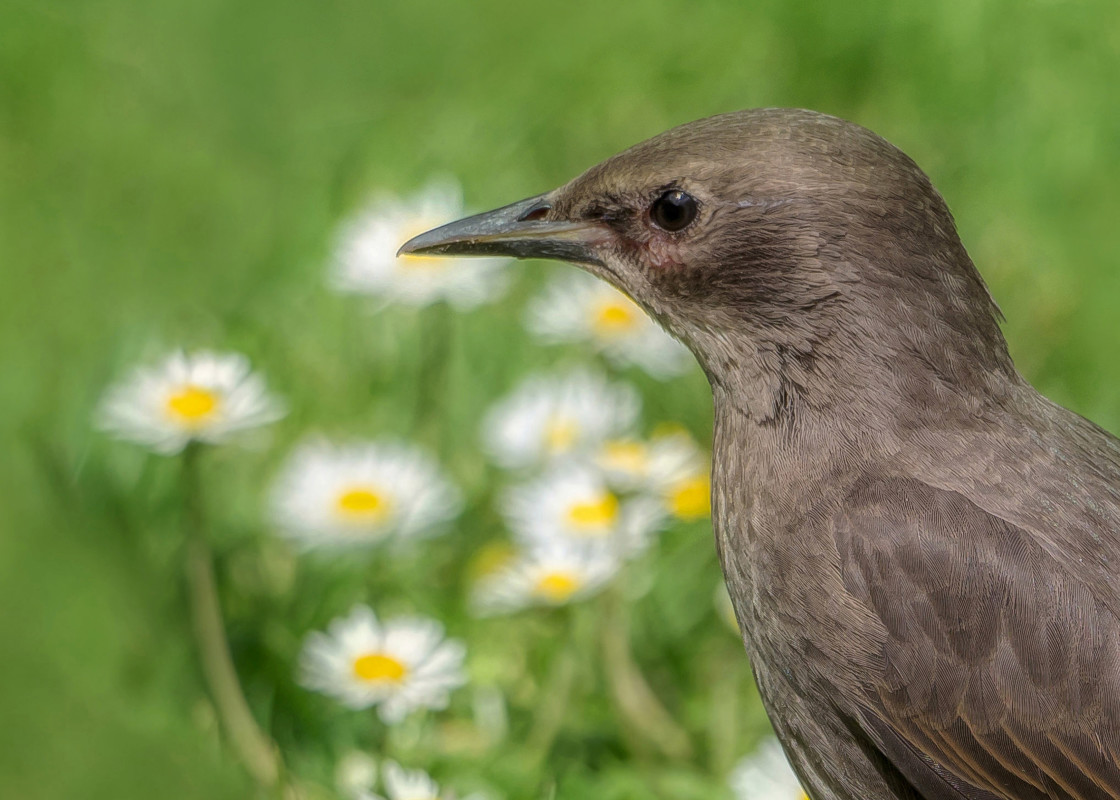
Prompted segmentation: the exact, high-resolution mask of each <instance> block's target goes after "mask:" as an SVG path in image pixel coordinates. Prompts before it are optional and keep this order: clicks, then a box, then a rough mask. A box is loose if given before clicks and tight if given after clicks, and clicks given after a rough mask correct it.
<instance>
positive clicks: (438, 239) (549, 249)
mask: <svg viewBox="0 0 1120 800" xmlns="http://www.w3.org/2000/svg"><path fill="white" fill-rule="evenodd" d="M549 209H550V205H549V202H548V195H547V194H542V195H538V196H537V197H530V198H529V199H528V200H522V201H521V202H520V203H514V204H513V205H508V206H503V207H502V208H497V209H494V210H493V211H487V212H486V213H485V214H476V215H474V216H473V217H467V218H466V219H461V220H459V221H457V222H450V223H448V224H447V225H443V226H441V227H439V228H435V229H434V230H430V231H428V232H427V233H422V234H420V235H419V236H416V237H414V238H412V239H409V240H408V241H407V242H405V243H404V245H403V246H402V247H401V249H400V250H399V251H397V255H433V256H512V257H513V258H553V259H557V260H560V261H572V262H575V263H577V264H596V265H600V266H601V265H602V261H601V259H600V257H599V255H598V254H597V252H596V245H598V244H602V243H603V242H604V241H605V240H606V238H607V236H608V233H609V232H608V231H607V229H606V228H605V227H604V226H603V225H602V224H601V223H596V222H587V221H582V220H581V221H567V220H548V219H543V217H544V216H545V215H547V213H548V211H549Z"/></svg>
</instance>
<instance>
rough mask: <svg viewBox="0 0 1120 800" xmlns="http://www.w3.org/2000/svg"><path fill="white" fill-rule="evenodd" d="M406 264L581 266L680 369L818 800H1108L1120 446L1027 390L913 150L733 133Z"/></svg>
mask: <svg viewBox="0 0 1120 800" xmlns="http://www.w3.org/2000/svg"><path fill="white" fill-rule="evenodd" d="M401 252H402V253H425V254H430V255H440V254H442V255H449V256H456V255H505V256H512V257H517V258H546V259H559V260H563V261H568V262H571V263H573V264H575V265H577V266H579V267H582V268H583V269H585V270H587V271H588V272H590V273H592V274H593V275H596V276H598V277H599V278H602V279H604V280H606V281H607V282H609V283H610V284H612V285H613V286H615V287H616V288H618V289H619V290H621V291H623V292H624V293H626V294H627V295H629V296H630V297H631V298H632V299H633V300H634V301H635V302H637V303H638V304H639V305H640V306H641V307H642V308H643V309H644V310H645V311H646V312H647V313H649V314H650V315H651V316H652V317H653V318H654V319H656V320H657V321H658V322H659V323H660V324H661V325H662V326H664V328H665V329H666V330H668V331H669V332H670V333H671V334H673V335H674V336H675V337H676V338H678V339H679V340H680V341H682V342H683V343H684V344H685V345H687V346H688V348H689V349H690V350H691V351H692V352H693V354H694V355H695V356H696V359H697V361H698V362H699V364H700V366H701V368H702V369H703V371H704V373H705V375H706V376H707V378H708V381H709V383H710V384H711V389H712V397H713V410H714V434H713V438H714V442H713V451H712V452H713V463H712V507H713V514H712V519H713V529H714V537H715V544H716V549H717V551H718V554H719V558H720V564H721V567H722V570H723V573H724V578H725V581H726V583H727V587H728V590H729V593H730V595H731V597H732V600H733V604H734V607H735V612H736V616H737V618H738V621H739V623H740V628H741V630H742V632H743V641H744V645H745V648H746V651H747V655H748V656H749V660H750V665H751V668H752V670H753V672H754V677H755V680H756V683H757V685H758V689H759V693H760V695H761V697H762V701H763V704H764V706H765V708H766V711H767V713H768V715H769V717H770V719H771V722H772V723H773V726H774V729H775V732H776V734H777V736H778V738H779V739H780V741H781V743H782V746H783V748H784V750H785V752H786V755H787V757H788V758H789V760H790V763H791V765H792V766H793V768H794V770H795V772H796V773H797V775H798V778H799V779H800V780H801V782H802V785H803V786H804V787H805V789H806V791H807V793H808V794H809V796H810V797H811V798H813V800H897V799H900V798H905V799H906V800H918V799H920V800H1067V799H1069V800H1074V799H1076V800H1101V799H1102V798H1120V441H1118V440H1117V438H1116V437H1115V436H1113V435H1112V434H1110V433H1108V432H1107V431H1105V430H1103V429H1102V428H1100V427H1098V426H1096V425H1095V424H1093V423H1092V422H1090V421H1088V420H1086V419H1084V418H1083V417H1081V416H1078V415H1077V414H1075V413H1073V412H1071V411H1069V410H1067V409H1065V408H1063V407H1061V406H1059V405H1057V404H1055V403H1053V402H1051V401H1050V400H1048V399H1047V398H1046V397H1044V396H1043V395H1042V394H1040V393H1039V392H1038V391H1037V390H1036V389H1035V388H1034V387H1033V386H1031V384H1030V383H1028V382H1027V380H1026V379H1025V378H1023V377H1022V376H1021V375H1020V374H1019V372H1018V371H1017V370H1016V368H1015V366H1014V365H1013V363H1012V360H1011V357H1010V356H1009V354H1008V348H1007V343H1006V341H1005V339H1004V336H1003V334H1002V332H1001V328H1000V323H1001V321H1002V315H1001V312H1000V310H999V308H998V306H997V304H996V302H995V301H994V299H993V297H992V295H991V293H990V291H989V290H988V288H987V286H986V284H985V283H984V281H983V279H982V278H981V276H980V273H979V272H978V271H977V269H976V267H975V265H974V264H973V262H972V260H971V258H970V257H969V255H968V253H967V251H966V249H965V247H964V245H963V244H962V242H961V239H960V237H959V235H958V233H957V229H956V225H955V222H954V219H953V217H952V215H951V213H950V211H949V208H948V206H947V204H946V201H945V200H944V199H943V197H942V196H941V194H940V193H939V192H938V191H937V190H936V189H935V188H934V186H933V185H932V183H931V181H930V179H929V177H928V176H927V175H926V174H925V173H924V172H923V171H922V170H921V169H920V168H919V167H918V166H917V164H916V163H915V162H914V161H913V160H912V159H911V158H909V157H908V156H907V155H905V154H904V153H903V152H902V151H901V150H899V149H898V148H896V147H895V146H893V145H892V144H890V143H888V142H887V141H886V140H885V139H883V138H881V137H879V136H878V135H876V134H874V133H872V132H871V131H870V130H868V129H866V128H864V127H861V126H859V125H856V124H854V123H852V122H848V121H845V120H842V119H839V118H837V117H833V116H829V115H825V114H821V113H818V112H813V111H808V110H800V109H774V108H771V109H753V110H747V111H739V112H734V113H729V114H723V115H719V116H715V117H710V118H707V119H703V120H699V121H696V122H691V123H688V124H685V125H682V126H680V127H677V128H674V129H672V130H669V131H667V132H665V133H663V134H661V135H658V136H656V137H654V138H652V139H649V140H647V141H645V142H642V143H640V144H637V145H634V146H633V147H631V148H630V149H628V150H625V151H623V152H621V153H619V154H618V155H615V156H613V157H611V158H609V159H607V160H606V161H604V162H602V163H600V164H598V165H596V166H594V167H591V168H590V169H589V170H587V171H586V172H584V173H583V174H582V175H580V176H578V177H576V178H575V179H574V180H572V181H570V182H569V183H567V184H565V185H563V186H561V187H559V188H557V189H554V190H552V191H549V192H546V193H544V194H541V195H537V196H534V197H531V198H529V199H527V200H523V201H521V202H518V203H514V204H512V205H508V206H504V207H502V208H499V209H496V210H494V211H490V212H487V213H483V214H479V215H475V216H472V217H468V218H466V219H463V220H459V221H456V222H452V223H449V224H447V225H445V226H442V227H439V228H437V229H435V230H432V231H429V232H426V233H423V234H421V235H419V236H417V237H415V238H413V239H411V240H410V241H408V242H407V243H405V245H404V246H403V247H402V248H401Z"/></svg>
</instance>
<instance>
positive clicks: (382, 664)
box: [299, 606, 466, 724]
mask: <svg viewBox="0 0 1120 800" xmlns="http://www.w3.org/2000/svg"><path fill="white" fill-rule="evenodd" d="M328 631H329V633H326V634H324V633H318V632H314V633H311V634H308V636H307V638H306V639H305V640H304V645H303V650H302V651H301V653H300V677H299V680H300V684H301V685H303V686H304V687H305V688H308V689H312V690H314V691H317V692H322V693H324V694H328V695H331V696H332V697H334V698H335V699H337V700H338V701H339V702H340V703H342V704H343V705H345V706H347V707H348V708H352V709H355V710H359V709H364V708H369V707H371V706H377V710H378V713H379V714H380V716H381V718H382V720H384V721H385V722H386V723H388V724H395V723H397V722H400V721H401V720H402V719H404V717H405V716H406V715H407V714H409V713H410V712H412V711H414V710H415V709H418V708H431V709H441V708H445V707H446V706H447V703H448V699H449V697H450V694H451V692H452V691H453V690H454V689H457V688H458V687H460V686H462V685H463V684H464V683H465V682H466V674H465V673H464V672H463V662H464V660H465V658H466V648H465V647H464V646H463V644H462V643H461V642H459V641H457V640H454V639H444V638H443V633H442V632H443V627H442V626H441V625H440V624H439V623H437V622H435V621H434V620H429V619H423V618H410V619H406V620H399V619H398V620H390V621H389V622H387V623H385V625H384V626H383V627H382V626H380V625H379V623H378V621H377V617H376V616H375V615H374V613H373V611H372V610H371V609H369V608H368V607H367V606H355V607H354V608H353V609H352V610H351V612H350V615H349V617H347V618H345V619H336V620H334V621H333V622H332V623H331V624H330V625H329V626H328ZM437 633H438V636H436V634H437ZM417 643H419V646H417Z"/></svg>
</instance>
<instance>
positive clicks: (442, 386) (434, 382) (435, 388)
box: [415, 303, 454, 430]
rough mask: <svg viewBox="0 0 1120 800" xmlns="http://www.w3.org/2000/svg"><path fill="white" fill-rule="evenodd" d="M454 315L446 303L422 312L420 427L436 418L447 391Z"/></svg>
mask: <svg viewBox="0 0 1120 800" xmlns="http://www.w3.org/2000/svg"><path fill="white" fill-rule="evenodd" d="M453 318H454V314H453V312H452V309H451V308H450V307H449V306H448V305H447V304H446V303H433V304H432V305H430V306H428V307H427V308H425V309H423V310H422V311H421V312H420V326H421V327H420V369H419V375H418V376H417V381H416V383H417V390H418V391H419V395H418V397H417V398H416V423H415V424H416V428H417V429H418V430H419V429H422V428H424V427H426V426H430V425H432V424H433V423H434V421H435V420H436V418H437V416H438V414H439V411H440V403H441V401H442V400H443V398H444V395H445V394H446V391H447V366H448V363H449V361H450V355H451V340H452V333H453V331H452V321H453Z"/></svg>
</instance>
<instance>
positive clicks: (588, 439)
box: [483, 370, 641, 469]
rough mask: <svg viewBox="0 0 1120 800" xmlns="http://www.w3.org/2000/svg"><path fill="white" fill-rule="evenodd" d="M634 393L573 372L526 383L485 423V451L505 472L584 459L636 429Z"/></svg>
mask: <svg viewBox="0 0 1120 800" xmlns="http://www.w3.org/2000/svg"><path fill="white" fill-rule="evenodd" d="M640 411H641V399H640V398H639V396H638V392H637V391H636V390H635V389H634V387H632V386H630V385H628V384H623V383H610V382H608V381H607V379H606V378H605V377H603V376H602V375H601V374H599V373H594V372H587V371H585V370H573V371H571V372H568V373H562V374H558V375H535V376H532V377H530V378H527V379H526V380H525V381H523V382H522V383H521V385H519V386H518V387H517V388H515V389H514V390H513V392H512V393H510V394H509V395H507V396H506V397H505V398H503V399H502V400H500V401H498V403H497V404H495V405H494V407H493V408H492V409H491V410H490V412H489V413H488V414H487V415H486V419H485V420H484V422H483V442H484V446H485V448H486V450H487V451H488V452H489V453H490V455H491V456H492V457H493V459H494V461H496V462H497V463H498V464H499V465H500V466H502V467H506V468H510V469H512V468H518V467H531V466H537V465H540V464H545V463H549V462H554V461H557V460H560V459H564V458H570V457H571V456H573V455H578V454H581V453H585V452H587V451H589V450H591V449H592V448H594V447H596V446H598V445H600V444H601V443H602V442H603V441H605V440H606V439H608V438H610V437H615V436H622V435H625V434H626V433H627V432H628V431H629V430H631V429H632V428H633V427H634V424H635V423H636V422H637V420H638V414H639V413H640Z"/></svg>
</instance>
